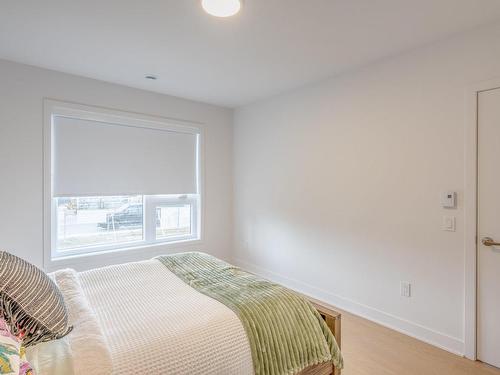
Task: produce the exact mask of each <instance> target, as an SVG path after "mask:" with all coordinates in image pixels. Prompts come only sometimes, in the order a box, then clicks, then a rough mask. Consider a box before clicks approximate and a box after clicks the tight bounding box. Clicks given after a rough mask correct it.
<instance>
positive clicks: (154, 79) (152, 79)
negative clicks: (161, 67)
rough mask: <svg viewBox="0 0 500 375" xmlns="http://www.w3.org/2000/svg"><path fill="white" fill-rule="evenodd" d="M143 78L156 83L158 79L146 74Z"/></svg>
mask: <svg viewBox="0 0 500 375" xmlns="http://www.w3.org/2000/svg"><path fill="white" fill-rule="evenodd" d="M144 78H146V79H149V80H151V81H156V80H157V79H158V77H157V76H155V75H153V74H148V75H146V76H144Z"/></svg>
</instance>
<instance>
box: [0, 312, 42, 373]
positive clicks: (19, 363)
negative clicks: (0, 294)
mask: <svg viewBox="0 0 500 375" xmlns="http://www.w3.org/2000/svg"><path fill="white" fill-rule="evenodd" d="M0 374H6V375H35V372H34V371H33V369H32V367H31V365H30V364H29V362H28V361H27V360H26V353H25V350H24V347H23V346H22V345H21V341H20V340H19V339H18V338H17V337H15V336H14V335H13V334H11V333H10V330H9V328H8V327H7V323H6V322H5V320H3V319H0Z"/></svg>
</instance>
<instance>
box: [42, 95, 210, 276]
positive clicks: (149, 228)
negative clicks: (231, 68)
mask: <svg viewBox="0 0 500 375" xmlns="http://www.w3.org/2000/svg"><path fill="white" fill-rule="evenodd" d="M54 116H70V117H77V118H82V119H86V120H92V121H99V122H111V123H115V124H120V125H129V126H137V127H144V128H152V129H162V130H173V131H178V132H179V131H180V132H184V133H190V134H196V135H197V136H198V137H197V138H198V145H197V157H196V159H197V165H196V175H197V192H198V194H193V195H180V196H151V195H149V196H148V195H144V196H143V210H144V211H143V219H144V222H143V240H141V241H133V242H127V243H120V244H113V245H101V246H88V247H82V248H75V249H68V250H63V251H58V250H57V246H56V242H57V238H56V236H57V234H56V230H57V221H56V220H57V213H56V211H57V204H56V199H55V197H53V158H52V156H53V152H52V151H53V150H52V139H53V117H54ZM202 125H203V124H201V123H195V122H190V121H183V120H174V119H170V118H163V117H156V116H148V115H143V114H138V113H133V112H125V111H118V110H110V109H105V108H101V107H93V106H87V105H81V104H74V103H68V102H62V101H56V100H51V99H44V126H43V133H44V144H43V155H44V162H43V166H44V186H43V188H44V189H43V190H44V192H43V196H44V204H43V207H44V215H43V226H44V231H43V233H44V246H43V248H44V268H45V269H47V270H49V271H50V270H54V269H56V268H60V267H75V268H78V266H80V265H83V264H84V263H87V264H90V265H92V266H95V264H100V262H99V261H98V260H97V258H99V257H101V258H107V259H109V257H111V256H112V257H113V259H123V261H128V259H132V257H134V258H137V257H139V258H141V259H144V258H148V257H151V256H154V255H156V254H159V253H162V252H165V251H168V250H169V249H171V248H182V247H186V246H193V245H200V244H201V243H202V241H203V222H204V220H203V216H204V210H203V201H204V199H203V198H204V191H203V184H202V181H203V162H204V158H203V155H204V153H203V128H202ZM145 167H147V166H145ZM117 195H119V194H117ZM174 197H175V198H174ZM184 202H187V203H189V204H191V205H192V207H193V208H192V210H193V211H192V215H191V220H192V223H191V225H192V228H193V230H192V232H193V234H191V235H188V236H178V237H172V238H169V239H161V240H157V239H155V237H154V236H155V235H156V222H155V217H156V215H154V214H153V215H149V216H151V217H149V218H148V213H147V210H148V209H149V210H150V209H151V207H153V205H158V204H165V205H179V204H182V203H184ZM193 213H195V215H193ZM146 220H149V221H150V222H149V223H146ZM151 222H152V223H154V225H151V224H152V223H151ZM152 235H153V236H152ZM89 258H93V259H89Z"/></svg>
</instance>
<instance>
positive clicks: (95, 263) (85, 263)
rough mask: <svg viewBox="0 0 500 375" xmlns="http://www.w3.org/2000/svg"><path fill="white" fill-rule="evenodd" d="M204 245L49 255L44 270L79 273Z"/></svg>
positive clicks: (199, 242) (181, 243)
mask: <svg viewBox="0 0 500 375" xmlns="http://www.w3.org/2000/svg"><path fill="white" fill-rule="evenodd" d="M202 244H203V241H202V240H201V239H186V240H181V241H176V242H163V243H155V244H145V245H142V244H141V245H139V246H131V247H126V248H121V249H112V250H103V251H96V252H91V253H85V254H75V255H68V256H62V257H57V258H52V256H51V254H48V256H47V257H46V259H45V264H44V268H45V271H47V272H53V271H56V270H58V269H62V268H74V269H75V270H77V271H85V270H89V269H92V268H99V267H105V266H108V265H113V264H120V263H127V262H135V261H141V260H148V259H151V258H153V257H155V256H159V255H165V254H173V253H175V252H177V251H181V252H182V251H196V250H199V247H200V246H201V245H202Z"/></svg>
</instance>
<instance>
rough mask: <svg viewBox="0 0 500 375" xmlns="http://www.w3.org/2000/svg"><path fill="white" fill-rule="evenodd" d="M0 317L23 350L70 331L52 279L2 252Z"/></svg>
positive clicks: (0, 262) (26, 263) (0, 264)
mask: <svg viewBox="0 0 500 375" xmlns="http://www.w3.org/2000/svg"><path fill="white" fill-rule="evenodd" d="M0 314H1V315H0V317H3V318H4V319H5V321H6V322H7V325H8V326H9V328H10V332H11V333H12V334H13V335H14V336H16V337H18V338H19V339H21V340H22V343H23V345H24V346H26V347H28V346H30V345H35V344H38V343H40V342H44V341H50V340H55V339H59V338H61V337H64V336H65V335H67V334H68V333H69V332H71V329H72V328H73V327H70V326H68V313H67V311H66V306H65V304H64V298H63V296H62V294H61V292H60V291H59V288H58V287H57V285H56V284H55V283H54V282H53V281H52V279H50V278H49V277H48V276H47V274H46V273H45V272H43V271H42V270H40V269H38V268H37V267H35V266H34V265H32V264H30V263H28V262H26V261H25V260H23V259H21V258H18V257H16V256H14V255H12V254H9V253H7V252H6V251H0Z"/></svg>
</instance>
